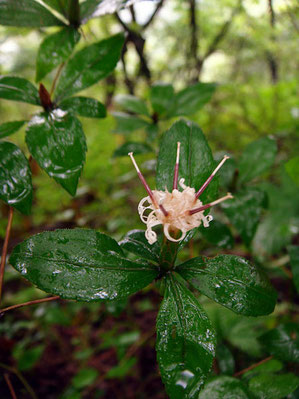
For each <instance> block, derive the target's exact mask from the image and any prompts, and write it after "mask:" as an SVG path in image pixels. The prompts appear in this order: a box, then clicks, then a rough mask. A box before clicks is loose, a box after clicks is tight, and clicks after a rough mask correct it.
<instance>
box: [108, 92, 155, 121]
mask: <svg viewBox="0 0 299 399" xmlns="http://www.w3.org/2000/svg"><path fill="white" fill-rule="evenodd" d="M115 102H116V104H118V105H120V106H121V107H122V108H123V109H124V110H125V111H128V112H133V113H135V114H140V115H146V116H149V112H148V109H147V106H146V104H145V102H144V101H142V100H141V99H140V98H137V97H135V96H132V95H128V94H127V95H125V94H120V95H118V96H116V97H115Z"/></svg>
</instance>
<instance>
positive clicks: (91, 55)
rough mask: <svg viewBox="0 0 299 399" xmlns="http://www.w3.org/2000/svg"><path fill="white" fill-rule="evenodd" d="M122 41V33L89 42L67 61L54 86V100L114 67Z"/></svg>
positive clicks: (93, 82)
mask: <svg viewBox="0 0 299 399" xmlns="http://www.w3.org/2000/svg"><path fill="white" fill-rule="evenodd" d="M123 43H124V36H123V35H122V34H118V35H114V36H111V37H109V38H108V39H104V40H102V41H100V42H97V43H94V44H91V45H90V46H87V47H85V48H83V49H82V50H80V51H78V52H77V53H76V54H75V55H74V56H73V57H72V58H71V59H70V60H69V61H68V63H67V65H66V67H65V68H64V69H63V71H62V74H61V76H60V79H59V82H58V85H57V88H56V102H59V101H61V100H62V99H63V98H66V97H70V96H71V95H73V94H75V93H77V92H78V91H81V90H83V89H86V88H87V87H89V86H92V85H94V84H95V83H97V82H98V81H99V80H100V79H103V78H105V77H106V76H107V75H109V74H110V73H111V72H112V71H113V69H114V68H115V67H116V64H117V61H118V59H119V57H120V52H121V49H122V46H123Z"/></svg>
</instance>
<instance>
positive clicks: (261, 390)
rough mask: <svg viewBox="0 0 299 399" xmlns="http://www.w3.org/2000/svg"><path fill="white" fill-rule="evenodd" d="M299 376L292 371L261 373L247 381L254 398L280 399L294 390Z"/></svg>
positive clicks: (298, 383)
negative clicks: (278, 373) (285, 372)
mask: <svg viewBox="0 0 299 399" xmlns="http://www.w3.org/2000/svg"><path fill="white" fill-rule="evenodd" d="M298 386H299V378H298V377H296V376H295V375H294V374H292V373H288V374H280V375H277V374H270V373H263V374H259V375H258V376H256V377H253V378H252V379H251V380H250V381H249V389H250V391H251V392H252V393H253V394H254V397H255V398H256V399H282V398H285V397H286V396H287V395H289V394H290V393H292V392H293V391H295V389H296V388H297V387H298Z"/></svg>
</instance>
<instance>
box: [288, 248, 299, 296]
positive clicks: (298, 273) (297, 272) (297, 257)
mask: <svg viewBox="0 0 299 399" xmlns="http://www.w3.org/2000/svg"><path fill="white" fill-rule="evenodd" d="M288 252H289V255H290V258H291V268H292V273H293V279H294V284H295V287H296V289H297V291H298V293H299V246H298V245H297V246H295V245H290V246H289V247H288Z"/></svg>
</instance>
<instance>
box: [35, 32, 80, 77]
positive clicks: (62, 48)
mask: <svg viewBox="0 0 299 399" xmlns="http://www.w3.org/2000/svg"><path fill="white" fill-rule="evenodd" d="M79 39H80V34H79V32H78V31H77V30H76V29H73V28H71V27H65V28H63V29H61V30H60V31H59V32H56V33H54V34H52V35H48V36H47V37H46V38H45V39H44V41H43V42H42V44H41V45H40V47H39V49H38V53H37V60H36V81H37V82H39V81H40V80H41V79H43V78H44V77H45V76H46V75H47V74H48V73H49V72H51V71H52V70H53V69H54V68H56V67H57V66H58V65H60V64H61V63H62V62H64V61H65V60H67V59H68V57H69V56H70V55H71V54H72V52H73V49H74V47H75V45H76V43H78V41H79Z"/></svg>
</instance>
